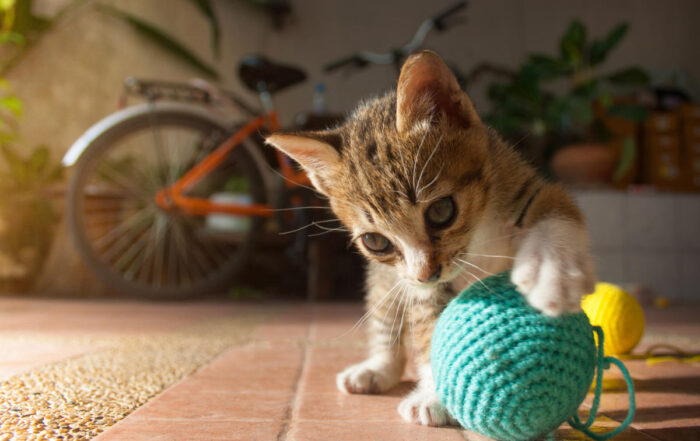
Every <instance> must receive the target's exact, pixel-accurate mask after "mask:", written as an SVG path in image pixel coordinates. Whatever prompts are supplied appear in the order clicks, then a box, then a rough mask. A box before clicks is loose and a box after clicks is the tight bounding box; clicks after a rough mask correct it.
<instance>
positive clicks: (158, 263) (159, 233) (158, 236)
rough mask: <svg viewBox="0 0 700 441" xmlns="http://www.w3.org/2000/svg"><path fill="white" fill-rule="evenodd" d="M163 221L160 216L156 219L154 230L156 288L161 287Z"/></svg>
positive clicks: (163, 257) (163, 249)
mask: <svg viewBox="0 0 700 441" xmlns="http://www.w3.org/2000/svg"><path fill="white" fill-rule="evenodd" d="M164 233H165V219H164V218H163V217H162V216H157V217H156V229H155V232H154V234H155V240H156V254H155V256H154V258H155V262H154V263H155V266H154V270H155V279H154V280H155V281H156V285H157V286H163V264H164V261H165V237H164Z"/></svg>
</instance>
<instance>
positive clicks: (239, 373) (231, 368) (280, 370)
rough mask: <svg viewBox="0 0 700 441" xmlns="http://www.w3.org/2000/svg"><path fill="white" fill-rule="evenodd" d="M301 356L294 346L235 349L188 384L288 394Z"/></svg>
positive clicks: (206, 387)
mask: <svg viewBox="0 0 700 441" xmlns="http://www.w3.org/2000/svg"><path fill="white" fill-rule="evenodd" d="M302 357H303V349H302V348H301V347H296V346H274V347H257V346H247V347H235V348H231V349H229V350H227V351H226V352H225V353H224V354H222V355H221V356H220V357H219V358H218V359H216V360H215V361H213V362H212V363H210V364H209V365H208V366H205V367H203V368H202V369H200V370H199V371H198V372H196V373H195V374H193V375H192V376H191V377H189V378H188V379H187V382H189V383H191V384H196V385H197V386H198V387H200V388H203V389H210V390H228V391H237V392H242V391H285V392H289V391H291V390H292V388H293V387H294V384H295V382H296V381H297V379H298V377H299V374H300V370H301V363H302Z"/></svg>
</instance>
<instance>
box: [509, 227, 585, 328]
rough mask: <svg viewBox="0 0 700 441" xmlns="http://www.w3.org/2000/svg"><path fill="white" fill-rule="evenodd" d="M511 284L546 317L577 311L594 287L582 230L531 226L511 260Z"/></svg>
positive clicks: (579, 228)
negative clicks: (513, 261)
mask: <svg viewBox="0 0 700 441" xmlns="http://www.w3.org/2000/svg"><path fill="white" fill-rule="evenodd" d="M511 281H512V282H513V283H514V284H515V286H517V287H518V289H519V290H520V292H522V293H523V294H524V295H525V297H527V300H528V301H529V302H530V304H531V305H532V306H534V307H535V308H537V309H539V310H541V311H542V312H544V313H545V314H547V315H550V316H557V315H560V314H562V313H564V312H575V311H578V310H579V309H580V308H581V297H582V296H583V295H585V294H589V293H591V292H593V289H594V287H595V275H594V270H593V263H592V261H591V256H590V251H589V247H588V237H587V235H586V232H585V230H584V229H583V228H582V227H580V226H579V225H576V224H574V223H571V222H568V221H564V220H557V219H549V220H545V221H542V222H540V223H538V224H537V225H535V226H534V227H533V228H532V230H531V231H530V232H529V233H528V234H527V236H526V237H525V239H524V240H523V242H522V244H521V245H520V248H519V250H518V252H517V254H516V256H515V264H514V265H513V272H512V273H511Z"/></svg>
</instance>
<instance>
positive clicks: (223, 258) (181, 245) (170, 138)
mask: <svg viewBox="0 0 700 441" xmlns="http://www.w3.org/2000/svg"><path fill="white" fill-rule="evenodd" d="M228 136H229V131H228V130H226V129H225V128H224V127H222V126H221V125H220V124H218V123H217V122H215V121H213V120H212V119H209V118H207V117H206V116H205V115H203V114H201V113H197V112H188V111H184V110H167V109H155V110H151V111H147V112H140V113H138V112H137V113H135V114H134V115H132V116H128V117H126V118H125V119H123V120H121V121H119V122H117V123H115V124H113V125H110V126H109V127H108V128H107V129H106V130H104V131H103V132H102V133H100V134H99V135H97V136H96V137H94V139H92V140H91V142H90V143H89V145H88V146H87V148H86V149H85V151H84V153H83V154H82V155H81V156H80V159H79V160H78V162H77V163H76V167H75V173H74V175H73V177H72V180H71V183H70V186H69V190H68V201H67V203H68V207H67V209H68V210H67V211H68V225H69V231H70V232H71V233H72V235H73V237H74V238H75V241H76V245H77V248H78V252H79V253H80V255H81V256H82V257H83V259H84V261H85V263H86V265H87V267H88V268H89V269H90V270H92V271H93V272H94V273H95V274H96V275H97V276H98V277H99V278H100V279H101V280H102V281H103V282H105V283H106V284H107V285H108V286H110V287H111V288H113V289H115V290H116V291H118V292H119V293H122V294H126V295H131V296H139V297H151V298H186V297H192V296H195V295H200V294H206V293H211V292H216V291H219V290H221V289H223V288H224V287H226V286H227V284H228V283H229V282H231V281H232V280H233V279H234V278H235V277H236V276H237V275H238V274H239V272H240V271H241V269H242V268H243V266H244V264H245V262H246V260H247V258H248V257H249V255H250V253H251V251H252V249H253V246H254V244H255V242H256V239H257V238H258V236H259V234H260V229H261V226H262V223H263V219H261V218H255V217H243V216H232V215H222V214H216V215H208V216H204V217H195V216H188V215H186V214H183V213H181V212H178V211H176V210H174V209H168V210H166V209H162V208H160V207H159V206H158V205H157V204H156V202H155V194H156V192H157V191H158V190H159V189H161V188H164V187H165V186H168V185H170V184H172V183H173V182H175V181H176V180H177V179H178V178H179V177H180V176H182V175H183V174H184V173H185V172H186V171H187V170H189V169H190V168H191V167H192V166H194V165H195V164H197V163H198V162H199V161H201V160H202V159H203V158H204V157H205V156H206V155H207V154H208V153H210V152H211V151H212V150H213V149H214V148H216V147H217V146H218V145H220V144H221V143H222V142H223V141H225V140H226V139H227V138H228ZM245 142H251V141H249V140H246V141H245ZM249 147H250V146H246V145H243V144H242V145H239V146H238V147H237V148H236V149H234V150H233V152H231V154H230V155H229V157H228V158H227V159H226V161H225V162H224V163H223V164H222V165H220V166H219V167H218V168H217V169H216V170H215V171H214V172H212V173H210V174H209V175H208V176H206V177H205V178H204V179H203V180H202V181H201V182H199V183H198V184H197V185H196V186H195V187H194V188H193V189H191V190H190V191H189V192H188V194H189V195H191V196H196V197H200V198H212V199H215V198H219V200H231V199H230V198H232V197H233V198H234V199H235V200H236V201H238V202H239V203H240V202H243V201H245V202H249V203H264V202H265V191H264V183H263V179H262V176H261V174H260V171H259V170H258V168H257V165H256V163H255V161H254V160H253V158H252V157H251V155H250V153H249V152H248V150H247V148H249ZM252 148H255V147H252ZM227 198H228V199H227Z"/></svg>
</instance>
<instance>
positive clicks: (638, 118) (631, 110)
mask: <svg viewBox="0 0 700 441" xmlns="http://www.w3.org/2000/svg"><path fill="white" fill-rule="evenodd" d="M608 115H612V116H619V117H621V118H625V119H628V120H630V121H634V122H642V121H644V120H646V119H647V118H648V116H649V112H648V111H647V109H645V108H644V107H640V106H635V105H631V104H617V105H612V106H610V107H608Z"/></svg>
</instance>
